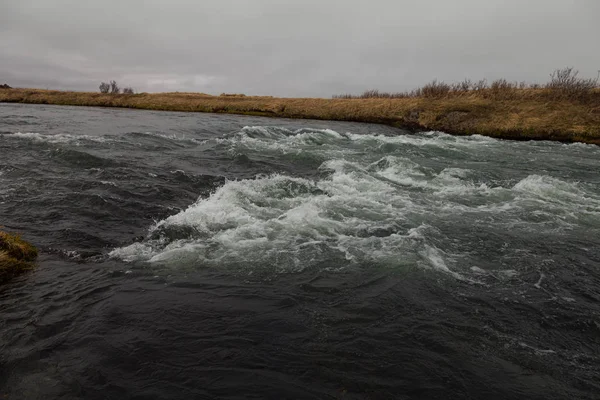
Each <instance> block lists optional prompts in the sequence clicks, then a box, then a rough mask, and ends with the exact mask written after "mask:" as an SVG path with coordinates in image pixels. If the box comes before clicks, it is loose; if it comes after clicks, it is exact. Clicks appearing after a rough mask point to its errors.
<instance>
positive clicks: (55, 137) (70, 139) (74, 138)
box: [4, 132, 114, 144]
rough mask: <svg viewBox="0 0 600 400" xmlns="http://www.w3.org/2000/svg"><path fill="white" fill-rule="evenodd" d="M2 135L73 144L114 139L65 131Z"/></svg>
mask: <svg viewBox="0 0 600 400" xmlns="http://www.w3.org/2000/svg"><path fill="white" fill-rule="evenodd" d="M4 136H5V137H8V138H16V139H27V140H33V141H36V142H46V143H75V144H78V143H79V142H80V141H82V140H85V141H91V142H99V143H106V142H110V141H113V140H114V138H110V137H107V136H90V135H70V134H67V133H57V134H47V133H37V132H16V133H13V134H9V135H4Z"/></svg>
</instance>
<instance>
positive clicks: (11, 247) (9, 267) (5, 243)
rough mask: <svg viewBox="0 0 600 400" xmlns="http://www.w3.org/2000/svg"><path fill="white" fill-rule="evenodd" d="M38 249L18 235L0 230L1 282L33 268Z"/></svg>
mask: <svg viewBox="0 0 600 400" xmlns="http://www.w3.org/2000/svg"><path fill="white" fill-rule="evenodd" d="M37 255H38V253H37V249H36V248H35V247H34V246H32V245H30V244H29V243H27V242H25V241H24V240H22V239H21V238H20V237H19V236H17V235H11V234H9V233H6V232H2V231H0V283H4V282H7V281H8V280H10V279H11V278H13V277H15V276H16V275H19V274H22V273H23V272H26V271H29V270H31V269H32V268H33V267H34V265H33V261H35V259H36V258H37Z"/></svg>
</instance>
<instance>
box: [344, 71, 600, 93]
mask: <svg viewBox="0 0 600 400" xmlns="http://www.w3.org/2000/svg"><path fill="white" fill-rule="evenodd" d="M577 75H578V71H576V70H574V69H573V68H570V67H569V68H563V69H558V70H556V71H554V72H553V73H552V74H551V75H550V76H551V78H552V80H551V81H550V82H549V83H547V84H545V85H540V84H538V83H533V84H527V82H524V81H522V82H510V81H508V80H506V79H496V80H495V81H493V82H492V83H491V84H489V85H488V82H487V80H486V79H481V80H479V81H471V80H469V79H465V80H464V81H462V82H457V83H453V84H450V85H449V84H447V83H444V82H441V81H437V80H434V81H432V82H430V83H428V84H426V85H424V86H422V87H420V88H416V89H413V90H411V91H405V92H395V93H388V92H380V91H379V90H377V89H373V90H367V91H365V92H364V93H362V94H360V95H351V94H342V95H335V96H333V98H337V99H373V98H377V99H387V98H389V99H400V98H407V97H446V96H463V95H468V94H469V93H473V92H478V96H482V97H484V98H491V99H513V98H516V97H519V96H521V95H522V94H523V93H526V92H521V91H522V90H527V89H536V90H537V89H542V88H544V89H550V90H546V91H543V93H542V92H536V95H543V96H549V97H554V98H556V97H560V98H571V99H579V100H586V99H590V98H592V97H593V98H596V97H594V96H598V97H600V96H599V94H600V92H595V91H594V89H595V88H598V87H599V85H598V84H599V81H600V71H598V77H596V79H581V78H578V77H577ZM590 96H592V97H590Z"/></svg>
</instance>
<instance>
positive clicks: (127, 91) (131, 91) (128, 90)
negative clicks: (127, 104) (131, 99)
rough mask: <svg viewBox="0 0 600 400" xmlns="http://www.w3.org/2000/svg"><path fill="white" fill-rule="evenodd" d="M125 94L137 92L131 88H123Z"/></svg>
mask: <svg viewBox="0 0 600 400" xmlns="http://www.w3.org/2000/svg"><path fill="white" fill-rule="evenodd" d="M123 94H135V91H134V90H133V88H132V87H131V86H128V87H124V88H123Z"/></svg>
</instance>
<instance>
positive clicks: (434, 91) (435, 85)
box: [421, 79, 450, 97]
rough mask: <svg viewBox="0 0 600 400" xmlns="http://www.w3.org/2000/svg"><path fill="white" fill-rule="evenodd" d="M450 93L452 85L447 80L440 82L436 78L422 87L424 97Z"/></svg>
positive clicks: (441, 95)
mask: <svg viewBox="0 0 600 400" xmlns="http://www.w3.org/2000/svg"><path fill="white" fill-rule="evenodd" d="M448 93H450V85H448V84H447V83H445V82H438V81H437V79H434V80H433V81H431V82H430V83H427V84H425V85H424V86H423V87H422V88H421V95H422V96H424V97H443V96H446V95H447V94H448Z"/></svg>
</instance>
